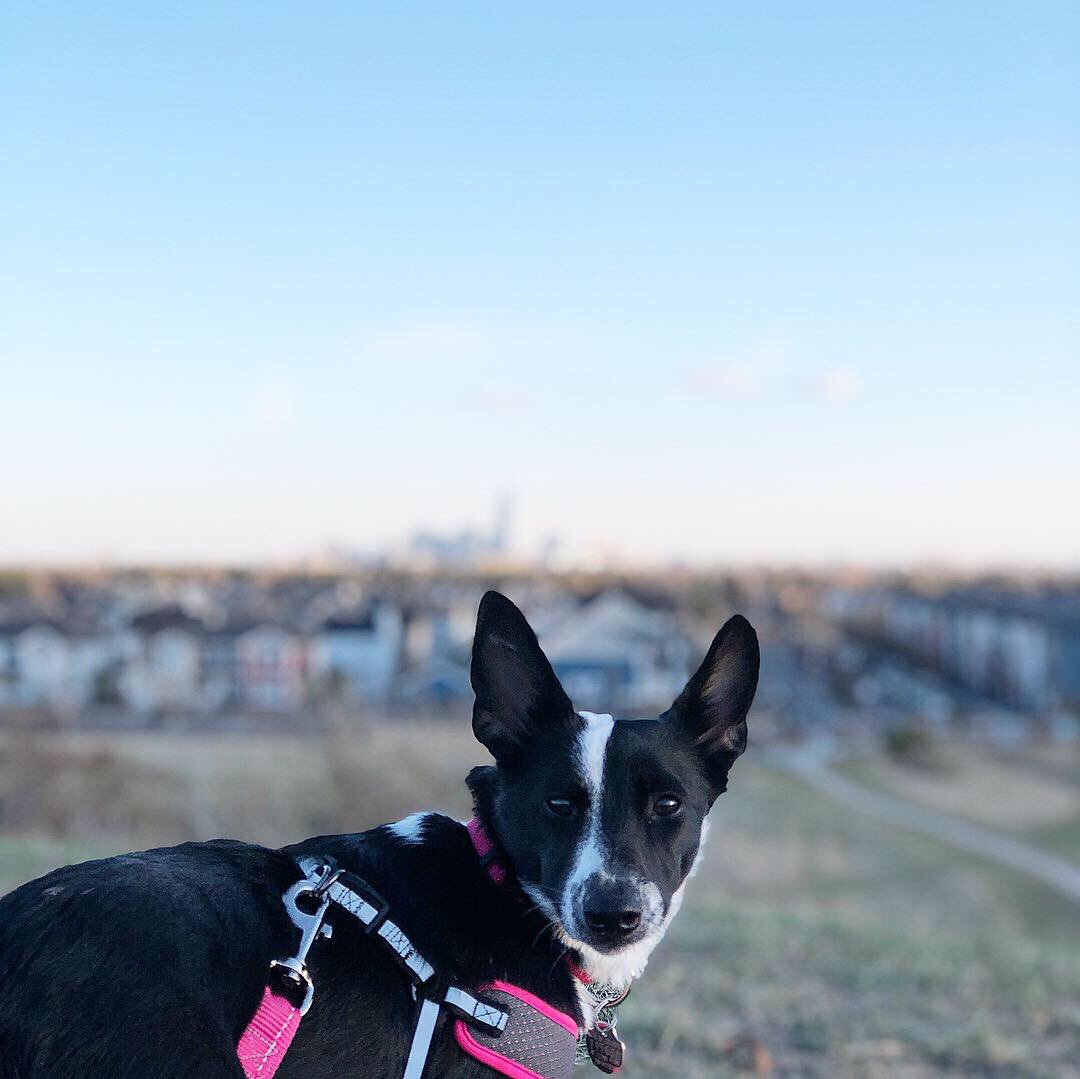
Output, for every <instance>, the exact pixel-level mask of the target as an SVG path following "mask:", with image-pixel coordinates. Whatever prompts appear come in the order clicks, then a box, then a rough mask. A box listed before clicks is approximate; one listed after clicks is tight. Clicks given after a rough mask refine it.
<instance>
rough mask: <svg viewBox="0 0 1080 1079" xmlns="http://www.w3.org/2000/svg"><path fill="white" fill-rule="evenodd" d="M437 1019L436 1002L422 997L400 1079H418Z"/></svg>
mask: <svg viewBox="0 0 1080 1079" xmlns="http://www.w3.org/2000/svg"><path fill="white" fill-rule="evenodd" d="M438 1021H439V1005H438V1003H437V1002H436V1001H434V1000H432V999H431V998H430V997H424V998H423V999H422V1000H421V1002H420V1012H419V1014H418V1015H417V1017H416V1029H415V1030H414V1031H413V1038H412V1045H411V1046H410V1047H409V1059H408V1060H407V1061H406V1063H405V1074H404V1075H403V1076H402V1077H401V1079H420V1077H421V1076H422V1075H423V1074H424V1065H425V1064H426V1063H427V1059H428V1055H429V1054H430V1053H431V1040H432V1038H434V1037H435V1024H436V1023H437V1022H438Z"/></svg>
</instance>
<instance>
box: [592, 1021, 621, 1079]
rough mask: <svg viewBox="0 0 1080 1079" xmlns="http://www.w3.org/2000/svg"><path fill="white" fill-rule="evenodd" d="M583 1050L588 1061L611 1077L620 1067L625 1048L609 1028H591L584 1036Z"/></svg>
mask: <svg viewBox="0 0 1080 1079" xmlns="http://www.w3.org/2000/svg"><path fill="white" fill-rule="evenodd" d="M585 1048H586V1049H587V1050H588V1053H589V1059H590V1060H591V1061H592V1062H593V1063H594V1064H595V1065H596V1066H597V1067H598V1068H599V1069H600V1070H601V1071H602V1072H603V1073H604V1074H605V1075H611V1074H612V1073H613V1072H617V1071H618V1070H619V1069H620V1068H621V1067H622V1062H623V1050H624V1049H625V1046H624V1045H623V1043H622V1042H621V1041H619V1039H618V1038H617V1037H616V1036H615V1031H614V1030H612V1029H611V1027H607V1028H605V1029H603V1030H601V1029H600V1028H599V1027H593V1028H592V1030H590V1031H589V1032H588V1033H587V1034H586V1035H585Z"/></svg>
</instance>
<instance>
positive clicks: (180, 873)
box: [0, 814, 576, 1079]
mask: <svg viewBox="0 0 1080 1079" xmlns="http://www.w3.org/2000/svg"><path fill="white" fill-rule="evenodd" d="M303 854H319V855H329V856H330V857H332V858H334V859H336V861H337V862H338V864H339V865H341V866H342V867H343V868H346V869H348V870H349V871H350V872H354V873H356V874H357V875H359V876H361V877H363V878H364V879H365V880H367V881H369V882H370V883H371V884H372V885H373V886H374V887H375V888H376V889H377V890H378V891H379V892H381V893H382V894H383V895H384V896H385V898H386V899H387V901H388V902H389V904H390V907H391V910H392V912H393V916H394V918H395V919H396V920H397V921H398V923H399V924H401V925H402V926H403V927H405V928H406V929H407V932H408V933H409V935H410V937H411V938H412V939H413V941H414V943H415V944H416V945H417V947H418V948H419V949H420V950H421V951H422V952H423V954H424V955H425V956H427V957H428V958H429V959H430V960H431V961H432V963H433V964H434V965H435V966H436V968H437V969H438V970H439V971H440V972H445V973H446V974H447V975H448V976H453V977H454V978H455V979H457V980H460V982H461V983H462V984H465V985H473V986H475V985H480V984H484V983H486V982H490V981H493V980H495V979H499V978H503V979H505V978H508V977H510V976H512V977H513V979H514V980H515V981H516V982H517V983H518V984H521V985H523V986H524V987H526V988H528V989H531V990H532V991H534V992H535V993H536V994H537V995H538V996H542V997H543V998H544V999H546V1000H549V1001H553V1002H556V1003H557V1005H558V1006H561V1007H562V1008H563V1009H564V1010H566V1011H567V1012H570V1013H573V1012H574V1010H575V1007H576V1005H575V1000H574V994H573V989H572V986H571V983H570V979H569V977H568V976H567V974H566V972H565V970H564V969H563V968H562V966H561V964H559V963H558V962H556V960H557V958H558V951H557V950H556V949H555V948H554V945H551V946H550V947H544V946H543V943H542V942H541V945H540V947H539V948H532V947H531V946H532V945H533V943H534V939H535V937H536V934H537V932H538V927H539V931H540V932H541V933H542V930H543V923H542V921H541V920H539V919H538V916H537V915H536V914H535V913H528V912H524V911H523V910H522V908H521V907H519V906H516V905H508V904H507V903H506V902H505V900H504V897H502V896H501V895H500V894H499V893H498V892H497V890H496V889H494V888H493V887H492V884H491V881H490V880H489V879H488V878H487V877H486V875H485V874H484V872H483V870H482V868H481V867H480V865H479V863H478V861H477V858H476V854H475V852H474V851H473V849H472V846H471V843H470V841H469V839H468V835H467V833H466V831H465V828H464V827H463V826H462V825H460V824H458V823H456V822H454V821H451V820H450V819H449V818H446V817H442V816H438V815H434V814H432V815H428V816H426V817H425V818H423V820H422V821H421V820H416V821H414V822H412V823H411V824H410V826H409V827H408V828H396V827H393V826H391V827H384V828H378V829H375V830H373V831H371V832H367V833H363V834H360V835H347V836H334V837H320V838H315V839H310V840H307V841H306V842H304V843H302V844H298V845H297V846H295V847H292V848H289V850H288V851H271V850H267V849H265V848H262V847H256V846H252V845H248V844H242V843H233V842H225V841H218V842H212V843H193V844H186V845H184V846H181V847H175V848H168V849H161V850H152V851H146V852H142V853H139V854H129V855H123V856H121V857H118V858H111V859H106V860H104V861H98V862H88V863H85V864H83V865H77V866H69V867H67V868H64V869H59V870H57V871H56V872H54V873H51V874H49V875H48V876H46V877H43V878H41V879H40V880H37V881H33V882H31V883H29V884H26V885H23V886H22V887H21V888H18V889H16V891H14V892H12V893H11V894H10V895H8V896H7V897H5V898H4V899H2V900H0V984H3V986H4V1000H3V1008H2V1011H0V1076H3V1077H4V1079H16V1077H17V1079H36V1077H40V1076H49V1077H53V1076H55V1077H58V1079H59V1077H61V1076H65V1077H66V1076H74V1075H100V1076H106V1075H108V1076H130V1077H133V1079H134V1077H136V1076H137V1077H139V1079H146V1077H150V1076H165V1075H168V1076H170V1079H172V1077H176V1076H187V1075H191V1076H199V1077H202V1079H205V1077H207V1076H219V1075H220V1076H235V1077H239V1076H241V1075H242V1072H241V1070H240V1067H239V1064H238V1062H237V1055H236V1046H237V1042H238V1041H239V1038H240V1035H241V1033H242V1031H243V1029H244V1027H245V1025H246V1024H247V1022H248V1021H249V1020H250V1018H251V1016H252V1014H253V1013H254V1011H255V1009H256V1007H257V1005H258V1002H259V999H260V997H261V995H262V992H263V989H264V987H265V985H266V976H267V970H268V967H269V964H270V961H271V960H272V959H275V958H282V957H284V956H287V955H290V954H292V953H293V952H294V951H295V948H296V944H297V937H298V933H297V930H296V929H295V927H294V926H293V925H292V923H291V922H290V921H289V919H288V917H287V915H286V912H285V908H284V906H283V904H282V899H281V897H282V893H283V892H284V891H285V889H286V888H287V887H288V886H289V885H290V884H292V883H293V882H294V881H295V880H296V879H297V877H298V871H297V867H296V858H297V857H299V856H301V855H303ZM333 928H334V936H333V938H332V939H331V940H330V941H327V942H321V943H320V944H319V945H318V946H317V947H316V949H315V950H314V951H313V952H312V955H311V961H310V965H311V970H312V975H313V979H314V982H315V985H316V998H315V1002H314V1005H313V1007H312V1009H311V1012H310V1013H309V1014H308V1015H307V1016H306V1017H305V1019H304V1021H303V1023H302V1024H301V1027H300V1031H299V1034H298V1036H297V1038H296V1041H295V1042H294V1044H293V1046H292V1048H291V1050H290V1052H289V1054H288V1056H287V1057H286V1058H285V1060H284V1063H283V1064H282V1066H281V1068H280V1070H279V1071H278V1076H280V1077H281V1079H289V1077H290V1076H306V1077H311V1079H320V1077H324V1076H325V1077H326V1079H329V1077H330V1076H335V1075H342V1074H349V1075H357V1076H391V1075H400V1074H401V1073H402V1070H403V1068H404V1064H405V1057H406V1053H407V1049H408V1044H409V1038H410V1035H411V1031H412V1025H413V1022H414V1018H415V1004H414V1002H413V999H412V994H411V991H410V986H409V983H408V981H407V980H406V979H405V978H404V977H403V976H402V974H401V972H400V970H399V969H398V968H397V967H396V965H395V964H394V963H393V961H392V960H391V959H390V958H389V957H388V954H387V952H386V951H385V949H383V948H379V947H378V946H377V945H376V944H375V943H374V942H373V941H372V940H371V939H370V938H369V937H367V936H365V935H364V933H363V932H362V930H361V929H360V928H359V927H358V926H357V925H356V924H355V923H354V922H352V920H351V919H340V920H338V921H337V922H335V923H334V924H333ZM431 1067H432V1072H431V1074H438V1075H445V1076H447V1077H450V1076H453V1077H455V1079H474V1077H477V1079H478V1077H480V1076H483V1075H484V1074H485V1072H486V1069H484V1068H483V1067H482V1066H480V1065H478V1064H476V1063H475V1062H474V1061H473V1060H471V1058H469V1057H467V1056H465V1055H464V1054H462V1053H461V1052H460V1051H458V1049H457V1047H456V1045H455V1044H454V1040H453V1038H446V1037H441V1038H439V1039H437V1042H436V1048H435V1051H434V1053H433V1057H432V1065H431Z"/></svg>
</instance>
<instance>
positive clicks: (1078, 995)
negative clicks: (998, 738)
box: [0, 727, 1080, 1079]
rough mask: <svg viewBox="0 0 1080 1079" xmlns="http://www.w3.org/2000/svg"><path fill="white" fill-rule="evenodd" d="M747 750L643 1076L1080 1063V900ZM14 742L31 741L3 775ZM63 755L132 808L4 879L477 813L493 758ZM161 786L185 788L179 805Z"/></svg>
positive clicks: (136, 751)
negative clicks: (144, 849)
mask: <svg viewBox="0 0 1080 1079" xmlns="http://www.w3.org/2000/svg"><path fill="white" fill-rule="evenodd" d="M54 749H55V747H54ZM22 752H25V747H23V749H22ZM37 752H40V750H38V751H37ZM748 758H749V759H748V760H746V761H744V762H742V763H740V764H739V765H737V766H736V769H735V772H734V773H733V777H732V786H731V790H730V792H729V793H728V794H726V795H725V796H724V797H723V798H722V799H721V800H720V802H719V803H718V805H717V807H716V810H715V812H714V818H713V819H714V827H713V832H712V838H711V840H710V848H709V851H708V856H707V858H706V860H705V865H704V867H703V869H702V871H701V873H700V874H699V876H698V878H697V879H696V880H695V881H694V882H693V883H692V884H691V886H690V889H689V894H688V898H687V902H686V905H685V907H684V910H683V913H682V914H681V915H680V916H679V918H678V919H677V920H676V921H675V923H674V925H673V927H672V929H671V931H670V933H669V935H668V938H667V939H666V940H665V941H664V943H663V944H662V945H661V947H660V949H659V950H658V952H657V954H656V956H655V957H654V959H653V961H652V964H651V965H650V969H649V971H648V973H647V974H646V977H645V978H644V979H643V981H642V982H641V983H639V985H638V987H637V988H636V989H635V991H634V995H633V997H632V998H631V1000H630V1001H629V1002H628V1003H627V1005H626V1006H625V1007H624V1009H623V1016H622V1022H621V1027H620V1030H621V1033H622V1034H623V1036H624V1037H625V1038H626V1040H627V1041H628V1043H629V1046H630V1058H629V1061H628V1064H627V1067H626V1068H625V1069H624V1072H623V1074H624V1075H625V1076H626V1077H627V1079H646V1077H651V1079H668V1077H670V1079H675V1077H679V1079H705V1077H709V1079H713V1077H717V1076H720V1077H723V1076H733V1075H740V1074H748V1073H749V1074H754V1073H756V1074H760V1075H765V1074H772V1075H774V1076H812V1077H818V1076H820V1077H826V1076H828V1077H830V1079H843V1077H850V1079H863V1077H875V1076H882V1077H884V1076H888V1077H890V1079H895V1077H900V1079H906V1077H917V1076H939V1075H965V1076H1001V1077H1005V1076H1009V1077H1013V1076H1017V1077H1024V1076H1027V1077H1036V1076H1040V1077H1046V1079H1050V1077H1055V1079H1067V1077H1080V947H1078V946H1077V942H1078V940H1080V910H1078V909H1077V907H1075V906H1073V905H1070V904H1068V903H1067V902H1066V901H1065V900H1063V899H1058V898H1057V897H1056V896H1054V895H1052V894H1049V893H1047V892H1045V891H1044V890H1042V889H1041V888H1040V887H1038V886H1037V885H1034V884H1031V883H1029V882H1028V881H1026V880H1025V879H1024V878H1021V877H1019V876H1016V875H1013V874H1012V873H1010V872H1007V871H1004V870H1001V869H998V868H995V867H991V866H988V865H985V864H983V863H981V862H979V861H977V860H975V859H972V858H970V857H967V856H963V855H959V854H957V853H955V852H954V851H953V850H951V849H950V848H948V847H945V846H942V845H940V844H938V843H936V842H935V841H933V840H930V839H927V838H924V837H921V836H916V835H912V834H910V833H907V832H903V831H899V830H895V829H891V828H889V827H888V826H885V825H882V824H880V823H877V822H874V821H869V820H865V819H862V818H858V817H854V816H852V815H851V814H849V813H847V812H845V811H843V810H839V809H837V808H835V807H834V806H833V805H832V804H830V803H828V802H826V801H824V800H823V799H822V798H820V797H819V796H818V795H817V794H815V793H813V792H811V791H810V790H809V789H807V788H806V787H804V786H802V785H801V784H800V783H799V781H798V780H797V779H794V778H792V777H789V776H786V775H781V774H779V773H775V772H772V771H770V770H768V769H766V768H764V767H761V766H760V765H758V764H755V763H754V760H753V758H754V754H753V753H752V752H751V753H750V754H748ZM5 759H6V760H7V761H8V763H9V765H10V764H11V762H12V759H13V758H12V755H11V747H8V750H7V756H6V758H5V757H3V756H0V773H2V765H3V762H4V760H5ZM63 759H65V760H67V759H71V760H72V761H73V762H74V763H73V764H72V765H71V767H70V769H69V771H70V773H71V774H70V775H69V774H67V773H63V774H60V773H57V772H56V758H55V755H54V757H53V758H52V759H51V761H50V763H51V767H52V768H53V772H52V773H51V774H52V775H53V779H52V780H50V781H49V783H50V784H51V785H55V784H59V785H60V786H62V787H64V788H65V790H66V791H67V795H66V796H67V798H69V799H71V798H74V800H75V802H76V803H77V802H78V799H79V797H80V796H81V795H80V793H79V780H78V779H77V777H79V776H82V775H83V774H84V773H85V772H86V770H87V764H86V762H88V761H93V762H96V763H95V767H97V768H98V769H104V770H105V771H106V772H108V773H109V774H110V775H112V776H114V777H116V776H121V777H122V776H125V775H130V776H131V777H133V778H131V779H130V781H122V782H121V783H120V787H119V789H118V790H117V789H115V783H114V784H113V786H110V787H108V788H107V789H105V788H104V787H103V786H102V785H101V784H99V785H98V786H96V787H94V788H93V792H94V793H95V794H96V795H97V796H98V797H101V796H102V791H103V790H104V793H105V794H109V793H110V792H111V793H112V794H113V795H115V800H116V802H117V804H119V805H124V806H128V807H129V815H128V816H127V817H124V816H123V814H119V815H118V814H117V812H116V810H115V808H113V809H110V808H109V806H108V805H106V806H105V807H104V808H102V807H98V808H97V809H96V810H95V811H94V812H92V813H89V814H88V816H89V818H90V820H91V821H92V822H93V823H94V828H93V829H85V830H84V831H83V832H82V833H80V829H79V827H78V825H79V821H80V818H79V817H78V815H77V814H75V815H74V816H70V815H69V816H67V817H63V819H64V820H67V821H69V824H70V823H72V822H73V827H68V828H67V831H68V832H71V831H72V830H74V831H75V832H76V833H80V834H76V836H75V837H74V838H67V839H64V840H63V841H59V840H53V839H47V838H43V837H41V836H39V837H38V838H36V839H27V838H25V837H20V838H16V837H12V836H9V837H8V838H6V839H5V840H3V841H2V842H0V887H4V886H10V885H12V884H14V883H16V882H17V881H19V880H21V879H25V878H27V877H29V876H32V875H35V874H37V873H40V872H43V871H44V870H45V869H47V868H49V867H50V866H51V865H53V864H59V863H61V862H64V861H68V860H71V859H73V858H77V857H83V856H92V855H96V854H100V853H105V852H107V851H108V850H110V849H120V848H122V847H129V846H135V845H141V844H143V843H148V842H153V841H155V840H156V839H160V840H162V841H167V842H173V841H175V840H177V839H181V838H186V837H187V836H188V835H189V834H190V835H196V836H207V835H211V834H233V835H239V836H241V837H245V838H256V839H260V840H262V841H264V842H271V843H277V842H283V841H285V840H288V839H293V838H297V837H299V836H300V835H302V834H311V833H314V832H317V831H322V830H339V829H359V828H363V827H366V826H367V825H369V824H371V823H374V822H376V821H381V820H386V819H394V818H396V817H399V816H401V815H403V814H404V813H407V812H409V811H411V810H413V809H416V808H420V807H433V806H434V807H440V808H445V809H447V810H448V811H450V812H453V813H455V814H457V815H461V814H462V813H464V812H465V811H466V810H467V801H466V799H465V797H464V794H463V787H462V784H461V777H462V776H463V775H464V772H465V771H466V770H467V767H468V766H469V765H470V764H471V763H476V762H477V761H478V760H479V759H481V758H480V757H479V755H478V752H477V751H474V749H473V748H472V745H471V743H470V741H469V739H468V738H467V737H466V736H465V734H464V732H463V731H461V730H460V729H451V728H448V727H425V728H413V729H408V728H396V729H378V728H377V729H373V730H372V731H370V732H369V733H368V734H366V735H365V736H364V737H362V738H356V737H352V736H348V737H346V736H341V737H339V738H336V739H331V740H330V741H328V742H326V743H319V742H303V741H300V740H289V739H274V740H264V741H263V742H261V743H257V744H254V745H253V744H252V742H251V740H250V739H231V740H230V739H224V740H223V739H196V738H189V737H184V736H175V737H168V736H165V737H161V736H154V737H149V738H146V737H143V738H140V737H130V736H129V737H127V738H108V739H97V740H92V739H82V740H78V741H76V740H72V739H66V740H65V741H64V743H63ZM80 762H81V763H80ZM72 776H75V777H76V778H75V779H73V778H72ZM125 782H127V783H128V786H125ZM161 783H165V784H166V786H164V787H160V786H159V788H158V789H159V791H160V790H166V791H168V792H169V793H170V795H171V796H172V797H173V798H174V799H175V801H176V803H177V804H175V805H173V806H172V807H170V809H169V811H168V812H167V813H164V814H162V813H161V810H160V808H159V807H158V808H155V805H154V804H153V803H154V799H153V797H152V791H153V790H154V788H155V785H156V784H161ZM72 789H74V793H72ZM139 799H149V803H148V804H147V805H141V804H138V805H136V806H135V807H134V808H131V803H132V800H135V801H136V802H138V800H139ZM64 805H65V806H66V805H67V803H66V802H65V803H64ZM155 814H156V815H155ZM117 819H119V820H120V821H121V823H123V824H124V826H125V827H127V828H130V832H126V833H118V832H117V831H116V829H115V828H114V829H113V830H112V831H111V832H110V833H108V834H105V835H104V836H103V835H102V833H101V828H100V823H101V821H102V820H105V821H110V820H112V821H116V820H117ZM1045 826H1046V824H1045V822H1043V823H1041V824H1040V825H1039V827H1045ZM91 833H93V834H91Z"/></svg>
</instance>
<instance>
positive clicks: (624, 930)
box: [585, 910, 641, 937]
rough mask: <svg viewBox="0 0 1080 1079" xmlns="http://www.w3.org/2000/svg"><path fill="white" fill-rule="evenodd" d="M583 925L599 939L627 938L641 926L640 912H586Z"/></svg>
mask: <svg viewBox="0 0 1080 1079" xmlns="http://www.w3.org/2000/svg"><path fill="white" fill-rule="evenodd" d="M585 925H586V926H587V927H588V929H589V931H590V932H592V933H596V934H597V935H598V936H601V937H618V936H627V935H628V934H630V933H633V931H634V930H635V929H637V927H638V926H639V925H641V911H639V910H587V911H585Z"/></svg>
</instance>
